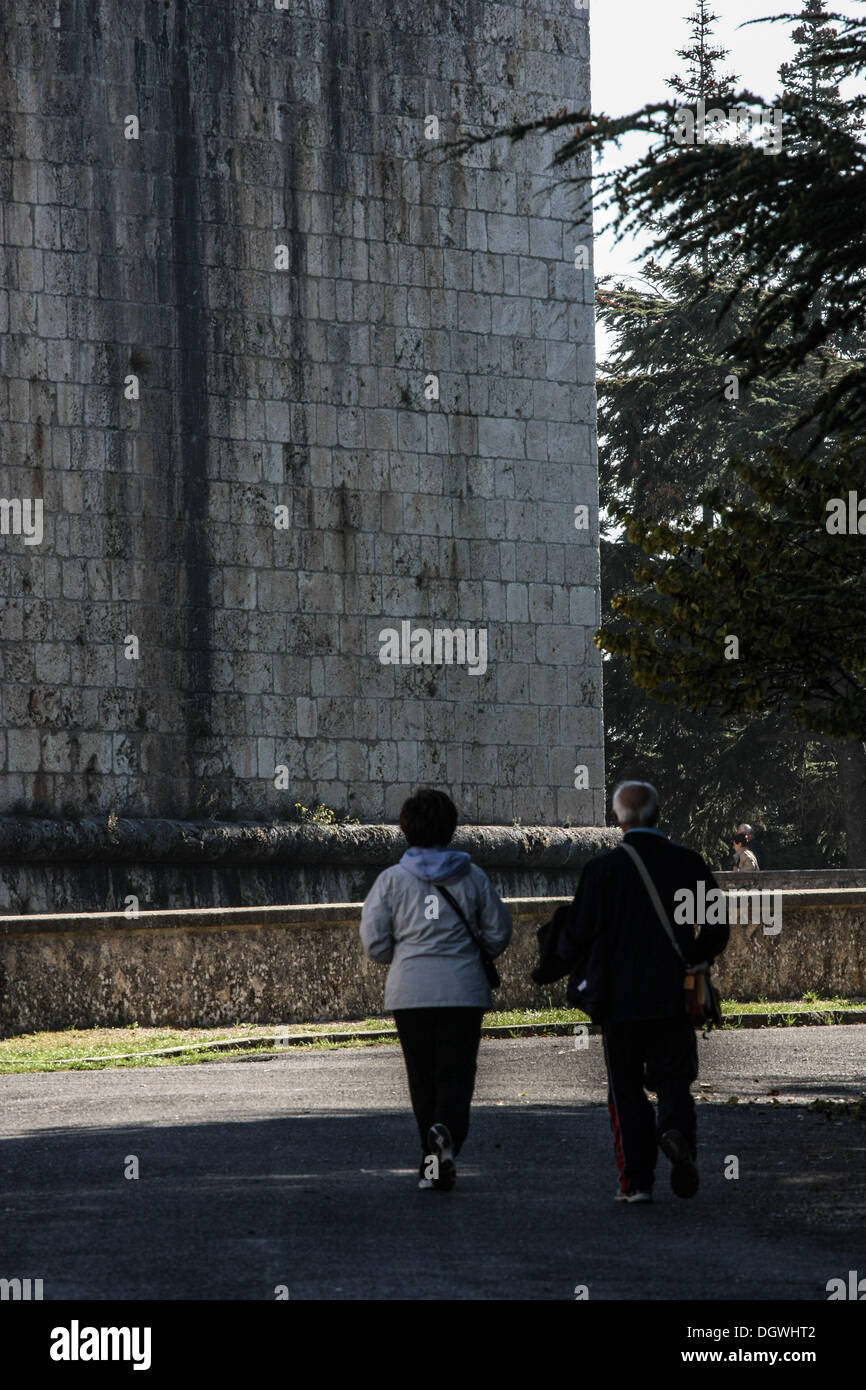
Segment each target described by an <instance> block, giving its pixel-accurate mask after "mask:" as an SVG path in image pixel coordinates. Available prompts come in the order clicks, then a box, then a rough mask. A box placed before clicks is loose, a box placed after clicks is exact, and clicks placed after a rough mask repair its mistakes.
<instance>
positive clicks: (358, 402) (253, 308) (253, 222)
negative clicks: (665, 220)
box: [0, 0, 604, 825]
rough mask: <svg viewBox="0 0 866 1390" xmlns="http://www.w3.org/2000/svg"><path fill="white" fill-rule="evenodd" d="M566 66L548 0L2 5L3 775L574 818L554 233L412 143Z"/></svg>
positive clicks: (584, 91)
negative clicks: (432, 641)
mask: <svg viewBox="0 0 866 1390" xmlns="http://www.w3.org/2000/svg"><path fill="white" fill-rule="evenodd" d="M278 5H281V6H282V7H280V8H278ZM588 94H589V47H588V23H587V12H586V11H585V10H578V9H576V7H575V6H574V5H573V3H572V0H520V3H519V4H513V5H511V4H494V3H489V0H427V3H425V4H423V5H418V4H415V3H412V0H375V3H374V4H372V5H362V6H357V5H355V4H354V3H352V0H329V3H327V4H326V3H325V2H324V0H208V3H204V0H197V2H196V3H193V0H164V3H154V0H48V3H46V4H44V5H41V4H40V5H35V4H33V3H20V4H16V5H8V6H4V7H3V8H2V11H0V204H2V207H0V214H2V215H0V256H2V276H0V285H2V288H0V376H2V381H0V427H2V439H0V496H2V498H4V499H6V500H7V501H8V502H14V501H15V500H16V499H17V500H18V501H23V502H27V501H28V500H30V501H36V500H41V501H42V503H43V506H44V512H43V518H42V525H43V534H42V536H41V538H40V539H39V541H38V542H37V543H30V542H31V541H33V542H35V541H36V536H35V534H32V535H31V536H29V537H28V536H26V535H24V534H22V533H21V527H20V526H19V527H18V533H17V534H16V517H15V513H14V509H9V508H7V509H6V512H5V513H4V516H5V518H6V522H5V524H4V527H3V532H4V533H3V534H2V535H0V637H2V644H3V656H2V677H0V679H2V687H0V694H2V729H0V768H2V775H0V811H8V810H10V809H13V808H19V809H20V808H23V809H25V810H28V811H34V810H35V811H37V812H38V811H40V810H41V811H48V812H49V813H54V814H57V813H58V812H61V811H62V812H64V813H71V814H75V815H80V814H82V813H94V812H96V811H102V812H106V811H113V812H117V813H118V814H121V815H124V814H125V815H131V816H148V815H150V816H171V815H180V816H188V815H194V814H196V813H199V814H212V815H213V814H219V813H221V812H223V813H226V812H229V811H233V812H235V813H237V812H239V811H241V812H249V813H255V814H262V813H264V814H276V813H278V812H279V811H280V810H281V809H282V808H284V807H285V806H286V805H287V804H288V803H291V802H292V801H294V800H300V801H304V802H308V801H318V800H321V801H324V802H325V803H327V804H329V805H334V806H337V807H340V808H346V809H348V810H350V811H351V812H352V813H353V814H355V815H357V816H359V817H360V818H361V819H362V820H370V821H377V820H382V819H383V818H384V819H390V820H393V819H394V818H395V816H396V813H397V809H398V807H399V804H400V802H401V800H402V798H403V797H404V796H405V795H406V793H407V792H408V790H409V789H410V788H411V787H412V786H413V785H415V784H417V783H418V782H428V783H434V784H438V785H443V786H448V787H449V788H450V789H451V790H452V792H453V794H454V796H455V798H456V800H457V801H458V803H459V805H460V807H461V810H462V812H463V814H464V816H465V817H466V818H467V819H470V820H475V821H480V822H485V823H510V822H511V821H512V820H515V819H519V820H521V821H522V822H523V823H524V824H533V823H535V824H547V825H551V824H557V823H559V824H563V823H564V824H578V825H580V824H583V825H600V824H603V820H604V808H603V792H602V788H603V766H602V732H601V728H602V726H601V710H600V704H601V685H600V664H599V657H598V653H597V652H596V650H595V648H594V646H593V644H592V639H591V634H592V632H593V630H594V628H595V627H596V626H597V623H598V617H599V610H598V546H597V514H596V460H595V453H594V389H593V378H594V355H593V312H592V287H593V279H592V260H591V238H590V232H589V228H588V227H587V226H586V225H582V224H580V223H579V222H576V220H575V210H576V206H577V203H578V199H577V197H576V195H575V193H574V192H573V191H569V190H567V189H565V188H563V187H557V186H556V183H555V180H554V177H553V176H552V174H551V172H550V170H549V169H547V168H546V165H547V162H548V160H549V157H550V155H551V153H552V150H553V148H554V145H555V143H556V141H557V139H558V138H559V137H554V136H547V137H544V138H542V137H540V136H539V137H537V138H532V139H528V140H526V141H524V142H523V143H521V144H518V145H511V144H510V143H509V142H507V141H504V140H499V141H497V142H495V143H493V144H490V145H486V146H483V147H479V148H477V149H475V150H474V151H471V152H470V153H469V154H467V155H464V156H462V157H461V158H460V159H458V160H454V159H451V160H443V159H442V158H441V154H442V150H443V147H444V146H445V145H446V144H447V143H448V142H449V141H451V140H453V139H454V138H455V137H456V136H458V135H459V134H460V133H462V132H465V131H480V130H490V129H493V128H496V127H502V126H505V125H507V124H508V123H510V122H512V121H515V120H520V119H528V118H534V117H537V116H542V115H549V114H551V113H552V112H554V111H556V110H558V109H560V108H562V107H564V106H565V107H570V106H575V105H580V104H581V103H583V102H586V101H588ZM431 118H436V120H438V123H439V129H438V133H435V121H432V120H431ZM431 134H433V137H434V138H428V136H430V135H431ZM578 244H582V245H583V246H585V247H586V248H587V250H588V252H589V260H588V263H587V268H586V269H583V268H581V267H579V266H578V267H576V265H575V261H576V259H579V258H577V257H576V256H575V247H576V245H578ZM433 377H435V378H436V379H437V384H438V398H436V394H435V392H436V389H437V386H436V385H435V384H434V383H432V381H431V378H433ZM583 505H586V506H588V508H589V511H590V527H589V529H587V530H581V529H577V527H576V525H575V520H576V516H575V508H576V507H579V506H583ZM280 509H284V510H282V511H281V510H280ZM26 515H27V510H26V508H25V511H24V516H25V518H26ZM2 519H3V518H2V517H0V520H2ZM22 524H23V523H22ZM404 620H405V621H408V622H410V623H411V624H413V627H414V628H417V627H421V626H424V627H427V628H433V627H436V626H442V627H445V628H448V629H485V630H486V631H487V633H488V640H489V656H488V662H487V666H486V670H485V671H484V672H483V673H482V674H471V673H470V671H469V670H468V669H467V667H466V666H461V665H459V664H452V665H418V666H415V665H411V664H409V665H399V666H394V665H383V664H382V663H381V662H380V660H379V654H380V640H379V634H380V633H381V632H382V631H383V630H384V629H386V628H391V627H393V628H397V629H399V628H400V625H401V623H402V622H403V621H404ZM133 639H135V640H134V641H133ZM578 765H582V766H585V767H586V768H587V769H588V786H587V787H586V788H585V789H584V788H582V787H581V788H580V789H575V780H577V781H580V780H581V779H580V777H579V776H578V778H577V779H575V768H576V766H578ZM278 768H282V769H285V771H284V772H282V773H278V772H277V769H278ZM275 777H277V778H278V779H281V781H280V785H279V786H277V785H275Z"/></svg>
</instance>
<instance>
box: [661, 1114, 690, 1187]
mask: <svg viewBox="0 0 866 1390" xmlns="http://www.w3.org/2000/svg"><path fill="white" fill-rule="evenodd" d="M659 1148H660V1149H661V1151H662V1153H663V1154H664V1155H665V1157H666V1158H669V1159H670V1161H671V1191H672V1192H673V1194H674V1196H675V1197H694V1195H695V1193H696V1192H697V1190H698V1184H699V1183H700V1178H699V1177H698V1169H697V1165H696V1163H695V1160H694V1159H693V1157H692V1151H691V1149H690V1148H689V1143H688V1140H687V1139H686V1137H685V1135H684V1134H680V1132H679V1130H678V1129H669V1130H667V1131H666V1132H665V1133H664V1134H663V1135H662V1136H661V1138H660V1139H659Z"/></svg>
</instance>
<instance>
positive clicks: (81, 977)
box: [0, 889, 866, 1036]
mask: <svg viewBox="0 0 866 1390" xmlns="http://www.w3.org/2000/svg"><path fill="white" fill-rule="evenodd" d="M562 901H564V899H561V898H549V899H546V900H539V899H529V900H528V899H518V900H514V899H512V900H510V901H509V902H508V906H509V908H510V909H511V912H512V915H513V917H514V921H515V933H514V937H513V940H512V943H511V945H510V946H509V948H508V950H507V951H506V953H505V954H504V956H502V957H501V960H500V962H499V968H500V974H501V976H502V988H501V989H499V990H497V992H496V996H495V997H496V1007H498V1008H541V1007H546V1006H547V1005H548V1004H561V1003H562V1002H563V1001H564V993H565V986H564V984H556V985H547V986H544V987H543V988H539V987H537V986H536V985H534V984H533V983H532V981H531V980H530V979H529V972H530V971H531V969H532V968H533V966H534V965H535V963H536V961H537V947H536V938H535V933H536V929H537V927H538V926H539V925H540V924H541V923H542V922H544V921H546V920H547V919H548V918H549V917H550V915H551V914H552V912H553V911H554V909H555V908H556V907H557V906H558V905H559V903H560V902H562ZM782 913H783V926H782V930H781V932H779V934H778V935H775V936H771V935H767V934H765V933H764V932H763V930H762V928H761V927H760V926H755V925H751V924H750V925H748V926H732V928H731V940H730V944H729V946H728V949H727V951H726V952H725V953H724V955H723V956H722V957H721V959H720V961H719V962H718V966H717V969H716V971H715V977H716V982H717V984H718V985H719V987H720V988H721V990H722V992H723V994H724V995H725V996H726V997H730V998H736V999H759V998H766V999H799V998H800V997H801V996H802V995H803V994H804V993H805V992H806V991H807V990H816V991H817V992H818V993H819V994H820V995H822V996H827V995H836V994H841V995H846V996H849V997H852V996H853V997H857V996H860V997H864V996H866V892H863V891H862V890H859V889H835V890H820V889H813V890H803V891H801V892H796V891H787V892H785V893H784V894H783V901H782ZM359 921H360V907H359V905H358V904H335V905H324V906H310V907H297V906H296V907H272V908H233V909H207V910H203V911H189V912H165V913H159V912H156V913H142V915H141V916H140V917H139V918H137V919H134V920H130V919H127V918H124V916H123V914H122V913H102V914H92V915H90V916H88V915H84V914H82V915H80V916H71V915H70V916H53V917H22V918H17V919H16V918H8V917H7V918H3V919H0V1034H2V1035H3V1036H9V1035H12V1034H15V1033H22V1032H30V1031H35V1030H37V1029H43V1028H45V1029H49V1028H70V1027H76V1028H87V1027H97V1026H98V1027H108V1026H112V1025H123V1024H127V1023H134V1022H138V1023H139V1024H141V1025H151V1026H157V1025H158V1026H163V1025H165V1026H176V1027H182V1028H190V1027H204V1026H207V1025H217V1024H232V1023H235V1022H237V1021H239V1020H240V1021H241V1022H248V1023H265V1024H268V1023H274V1024H276V1023H311V1022H315V1021H317V1020H318V1021H321V1020H325V1019H352V1018H365V1017H368V1016H374V1015H381V1013H382V1007H383V1006H382V991H383V988H384V979H385V969H386V967H384V966H378V965H374V964H373V963H372V962H371V961H369V960H368V959H367V958H366V957H365V955H364V953H363V951H362V949H361V945H360V941H359V937H358V923H359Z"/></svg>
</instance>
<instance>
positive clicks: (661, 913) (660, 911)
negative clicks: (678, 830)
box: [620, 840, 686, 964]
mask: <svg viewBox="0 0 866 1390" xmlns="http://www.w3.org/2000/svg"><path fill="white" fill-rule="evenodd" d="M620 849H624V850H625V852H626V854H627V855H628V857H629V859H631V861H632V863H633V864H634V866H635V868H636V869H637V871H638V873H639V874H640V876H641V878H642V879H643V884H644V887H645V888H646V890H647V892H648V893H649V895H650V900H651V902H652V905H653V907H654V908H655V910H656V916H657V917H658V919H659V921H660V922H661V924H662V926H663V927H664V929H665V932H666V934H667V938H668V941H669V942H670V943H671V945H672V946H673V948H674V950H675V951H676V953H677V955H678V956H679V958H680V960H681V961H682V962H683V964H685V960H686V958H685V956H684V955H683V953H682V951H681V950H680V948H679V943H678V941H677V939H676V937H675V936H674V929H673V927H672V926H671V924H670V921H669V920H668V914H667V913H666V912H665V910H664V908H663V907H662V900H661V898H660V897H659V895H658V889H657V888H656V886H655V884H654V883H653V881H652V878H651V877H650V872H649V869H648V868H647V866H646V864H645V863H644V862H643V860H642V859H641V857H640V855H639V854H638V852H637V850H636V849H635V848H634V846H633V845H627V844H626V843H625V841H624V840H623V842H622V844H621V845H620Z"/></svg>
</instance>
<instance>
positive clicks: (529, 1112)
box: [0, 1025, 866, 1300]
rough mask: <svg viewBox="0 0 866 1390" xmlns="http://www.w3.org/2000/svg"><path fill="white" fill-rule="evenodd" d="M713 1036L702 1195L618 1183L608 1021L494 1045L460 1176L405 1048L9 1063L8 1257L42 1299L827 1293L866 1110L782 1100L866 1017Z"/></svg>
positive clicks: (845, 1248) (848, 1044) (838, 1064)
mask: <svg viewBox="0 0 866 1390" xmlns="http://www.w3.org/2000/svg"><path fill="white" fill-rule="evenodd" d="M700 1048H701V1053H700V1055H701V1065H702V1073H701V1083H702V1089H700V1090H698V1094H700V1095H701V1096H702V1097H704V1099H703V1101H702V1104H701V1105H700V1111H699V1118H700V1124H701V1153H700V1161H701V1169H702V1188H701V1192H700V1193H699V1195H698V1197H697V1198H695V1200H694V1201H692V1202H681V1201H677V1199H675V1198H674V1197H673V1196H672V1194H671V1193H670V1191H669V1189H668V1186H667V1181H666V1175H665V1174H663V1173H661V1174H660V1181H659V1184H658V1186H657V1195H658V1198H659V1200H658V1201H657V1203H656V1204H655V1205H654V1206H652V1207H637V1208H636V1207H625V1208H624V1207H623V1206H622V1205H617V1206H615V1205H614V1204H613V1202H612V1200H611V1199H612V1196H613V1191H614V1187H615V1172H614V1167H613V1160H612V1152H611V1140H610V1133H609V1129H608V1122H607V1115H606V1111H605V1108H604V1099H605V1089H604V1077H603V1066H602V1058H601V1050H600V1044H599V1041H598V1039H596V1038H593V1039H591V1041H590V1046H589V1049H588V1050H586V1051H577V1050H575V1049H574V1047H573V1046H572V1045H571V1043H570V1042H569V1041H568V1040H567V1039H563V1038H551V1039H545V1038H536V1039H521V1040H518V1041H498V1040H497V1041H486V1042H484V1043H483V1044H482V1053H481V1063H480V1075H479V1084H478V1089H477V1093H476V1094H477V1103H476V1108H475V1111H474V1119H473V1128H472V1134H471V1136H470V1140H469V1143H468V1146H467V1148H466V1150H465V1153H464V1156H463V1159H462V1160H461V1164H460V1177H459V1182H458V1186H457V1188H456V1189H455V1191H454V1192H453V1193H451V1194H440V1193H434V1192H418V1191H417V1190H416V1189H415V1187H414V1182H413V1172H414V1168H413V1159H414V1142H415V1141H414V1133H413V1127H412V1122H411V1117H410V1115H409V1113H408V1109H407V1105H406V1093H405V1082H404V1076H403V1069H402V1060H401V1058H400V1054H399V1052H398V1051H397V1049H396V1048H395V1047H393V1046H375V1047H369V1048H359V1049H351V1050H343V1051H337V1052H293V1051H288V1052H286V1053H283V1054H280V1055H279V1056H277V1057H274V1058H273V1059H269V1060H259V1059H255V1058H252V1057H250V1058H249V1059H247V1060H246V1061H235V1062H213V1063H209V1064H204V1065H200V1066H191V1067H184V1068H170V1069H158V1070H141V1071H106V1072H89V1073H83V1072H66V1073H62V1074H59V1075H45V1074H39V1075H28V1076H5V1077H3V1078H0V1095H2V1098H3V1101H4V1104H3V1106H2V1128H0V1137H2V1144H0V1164H2V1171H0V1204H2V1208H3V1212H2V1226H3V1242H2V1263H3V1268H2V1269H0V1277H6V1278H12V1277H15V1276H18V1277H23V1278H26V1277H30V1278H42V1279H43V1280H44V1286H45V1298H46V1299H51V1298H56V1299H63V1298H95V1299H106V1298H120V1299H140V1298H163V1299H168V1298H171V1299H197V1298H222V1299H272V1298H273V1297H274V1292H275V1288H276V1286H277V1285H286V1286H287V1288H288V1290H289V1294H290V1297H291V1298H292V1299H312V1298H323V1299H369V1298H380V1299H397V1298H410V1299H419V1300H423V1299H440V1298H453V1297H457V1298H461V1299H515V1298H517V1299H522V1298H529V1299H571V1298H573V1296H574V1289H575V1286H576V1285H579V1284H586V1285H587V1286H588V1289H589V1296H590V1298H593V1299H630V1298H654V1299H669V1298H704V1299H714V1298H725V1297H730V1296H732V1295H734V1296H738V1297H743V1298H750V1299H767V1300H776V1299H792V1298H804V1299H822V1300H823V1299H825V1298H826V1291H825V1286H826V1282H827V1280H828V1279H830V1278H834V1277H836V1276H843V1277H844V1276H845V1275H846V1274H847V1271H848V1270H849V1269H857V1268H859V1269H860V1273H861V1274H866V1264H864V1251H866V1125H864V1124H863V1123H862V1122H859V1121H857V1120H855V1119H852V1118H844V1119H840V1118H835V1117H828V1116H827V1115H825V1114H823V1113H816V1112H809V1111H805V1110H804V1109H803V1107H802V1105H788V1106H787V1108H786V1100H787V1098H789V1097H792V1098H795V1099H796V1100H799V1101H803V1100H810V1099H813V1098H815V1097H819V1096H830V1097H844V1096H848V1097H850V1096H855V1095H857V1094H858V1093H860V1092H863V1091H866V1026H862V1025H861V1026H851V1027H834V1028H797V1029H770V1030H765V1031H749V1032H742V1033H724V1034H716V1035H714V1036H712V1037H711V1038H710V1039H709V1040H707V1041H706V1042H702V1043H701V1044H700ZM771 1091H777V1092H778V1100H779V1101H780V1102H781V1104H778V1105H773V1104H772V1103H771V1101H770V1098H769V1095H768V1093H769V1092H771ZM733 1095H736V1096H738V1097H739V1098H740V1100H741V1101H745V1100H749V1099H753V1100H754V1099H763V1100H764V1101H765V1102H766V1103H764V1104H759V1105H745V1104H742V1103H741V1104H737V1105H734V1104H731V1103H729V1097H731V1096H733ZM731 1155H732V1156H734V1157H736V1158H737V1159H738V1162H739V1174H740V1175H739V1178H738V1179H726V1178H725V1176H724V1170H725V1167H726V1164H727V1166H728V1168H729V1169H730V1168H731V1166H732V1165H730V1163H729V1162H728V1158H729V1156H731ZM131 1156H135V1157H136V1158H137V1160H138V1165H139V1174H140V1176H139V1178H138V1179H137V1180H135V1179H128V1178H125V1177H124V1168H125V1166H126V1167H129V1166H131V1165H129V1163H128V1159H129V1158H130V1157H131ZM702 1245H705V1246H706V1248H707V1250H712V1252H713V1254H712V1258H708V1259H706V1260H701V1259H698V1260H697V1261H696V1259H695V1254H696V1251H699V1250H700V1248H701V1247H702ZM861 1266H862V1268H861Z"/></svg>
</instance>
